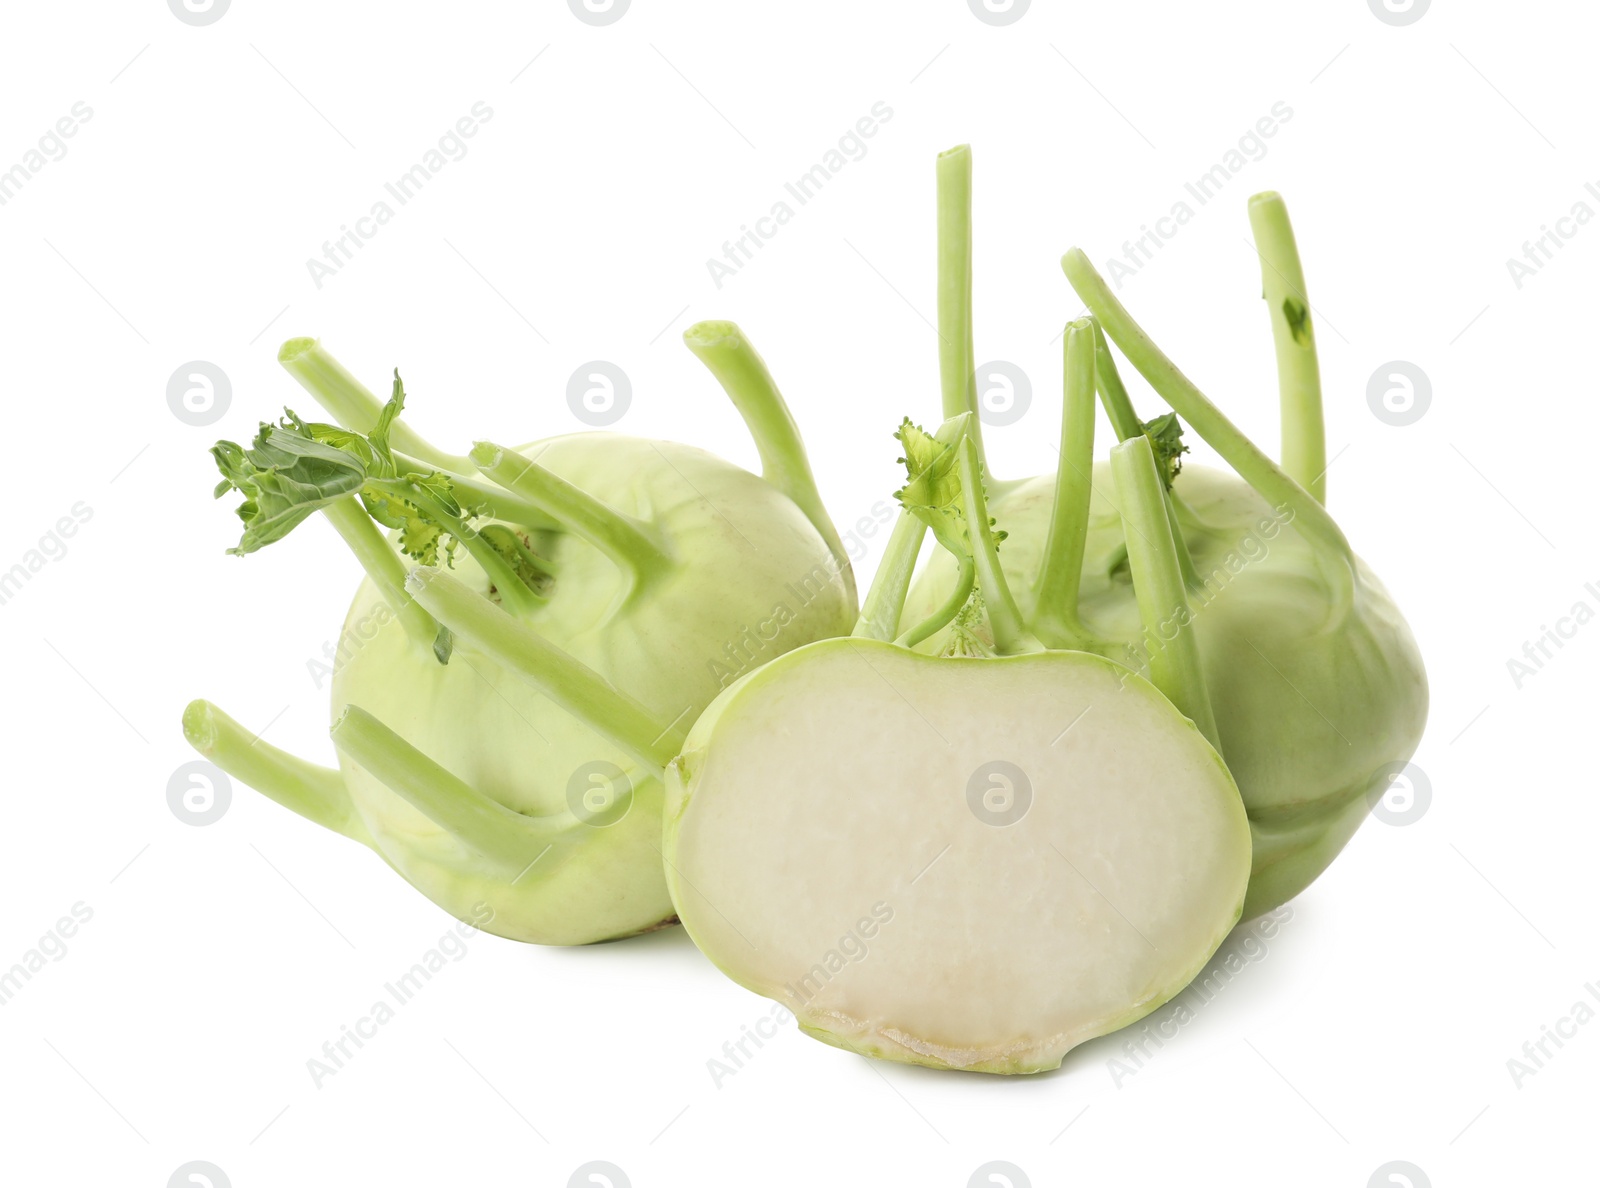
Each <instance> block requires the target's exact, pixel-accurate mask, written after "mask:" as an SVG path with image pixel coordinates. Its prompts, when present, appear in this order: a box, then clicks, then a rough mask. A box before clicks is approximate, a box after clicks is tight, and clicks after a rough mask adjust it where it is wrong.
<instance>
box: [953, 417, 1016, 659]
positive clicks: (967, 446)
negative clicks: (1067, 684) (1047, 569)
mask: <svg viewBox="0 0 1600 1188" xmlns="http://www.w3.org/2000/svg"><path fill="white" fill-rule="evenodd" d="M963 416H964V417H965V418H966V420H967V423H968V426H969V427H970V426H971V425H973V424H976V423H977V420H978V418H977V417H976V416H975V415H973V414H972V413H965V414H963ZM956 465H957V466H959V467H960V468H961V503H962V513H963V514H964V515H965V516H966V519H967V531H968V533H969V534H970V535H971V538H972V562H973V565H974V566H975V567H976V569H977V579H978V588H979V589H980V590H982V591H983V601H984V605H985V607H986V608H987V610H988V612H989V626H990V627H991V628H992V629H993V630H994V645H995V649H996V650H997V651H998V652H1000V654H1001V655H1009V654H1011V653H1012V652H1015V651H1018V650H1019V649H1020V648H1021V647H1022V646H1023V642H1024V639H1023V637H1024V635H1025V632H1026V628H1024V627H1023V624H1022V612H1021V611H1019V610H1018V609H1017V603H1016V599H1014V598H1013V597H1012V596H1011V587H1010V586H1009V585H1007V583H1006V575H1005V571H1004V570H1002V569H1001V568H1000V555H999V554H998V553H997V552H996V551H995V540H994V529H993V527H992V526H991V525H990V523H989V506H988V503H987V501H986V500H985V499H984V495H983V471H982V468H981V466H980V464H979V462H978V447H977V446H976V445H975V444H974V443H973V440H972V438H971V437H969V436H963V437H962V439H961V443H960V444H959V445H957V446H956Z"/></svg>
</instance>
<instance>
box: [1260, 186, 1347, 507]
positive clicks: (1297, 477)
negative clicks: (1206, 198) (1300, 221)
mask: <svg viewBox="0 0 1600 1188" xmlns="http://www.w3.org/2000/svg"><path fill="white" fill-rule="evenodd" d="M1250 231H1251V233H1252V234H1253V235H1254V236H1255V239H1256V254H1257V255H1259V256H1260V257H1261V295H1262V296H1263V297H1265V298H1266V301H1267V314H1268V316H1269V317H1271V319H1272V342H1273V345H1274V347H1276V348H1277V354H1278V409H1279V413H1278V415H1279V417H1280V418H1281V420H1282V428H1281V434H1282V447H1281V457H1282V459H1283V462H1282V465H1283V469H1284V473H1286V474H1287V475H1288V476H1289V477H1290V478H1292V479H1294V481H1295V482H1297V483H1299V484H1300V485H1301V486H1302V487H1304V488H1305V489H1306V490H1307V491H1309V492H1311V495H1312V496H1313V498H1315V499H1316V501H1317V502H1318V503H1326V502H1327V482H1326V477H1325V474H1326V471H1327V468H1328V462H1327V445H1326V443H1325V441H1324V437H1323V423H1322V375H1321V372H1320V371H1319V370H1318V368H1317V336H1316V332H1315V331H1314V330H1313V329H1312V326H1311V302H1310V300H1309V299H1308V298H1307V297H1306V278H1305V273H1304V272H1302V271H1301V268H1300V250H1299V248H1297V247H1296V246H1295V242H1294V228H1293V227H1291V226H1290V224H1289V210H1288V208H1287V207H1286V206H1284V204H1283V199H1282V198H1280V197H1279V196H1278V195H1277V194H1274V193H1272V192H1271V191H1270V190H1269V191H1268V192H1266V193H1264V194H1257V195H1255V196H1254V197H1252V198H1251V199H1250Z"/></svg>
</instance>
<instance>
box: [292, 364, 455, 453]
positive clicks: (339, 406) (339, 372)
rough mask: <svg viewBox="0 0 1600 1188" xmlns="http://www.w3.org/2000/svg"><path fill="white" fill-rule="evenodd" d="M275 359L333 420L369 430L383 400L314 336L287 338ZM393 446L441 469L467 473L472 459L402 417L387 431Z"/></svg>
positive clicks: (351, 427) (351, 428)
mask: <svg viewBox="0 0 1600 1188" xmlns="http://www.w3.org/2000/svg"><path fill="white" fill-rule="evenodd" d="M278 362H279V363H281V364H283V369H284V370H285V371H287V372H288V373H289V374H290V375H292V376H294V378H295V379H296V380H297V381H298V382H299V384H300V386H301V387H302V388H304V389H305V390H306V391H307V392H310V393H311V395H312V396H314V397H316V400H317V403H318V404H320V405H322V407H323V408H325V409H327V410H328V413H329V414H330V415H331V416H332V417H333V419H334V420H335V421H337V422H338V423H339V424H341V425H343V426H344V427H345V428H346V429H350V430H353V431H355V432H356V433H362V434H366V433H371V432H372V428H373V426H374V425H376V424H377V423H378V413H379V412H380V411H381V410H382V409H383V401H381V400H379V399H378V398H377V397H376V396H374V395H373V394H372V392H371V390H370V389H369V388H368V387H367V386H366V385H365V384H363V383H362V382H361V381H360V380H358V379H357V378H356V377H355V376H353V375H351V374H350V372H349V371H347V370H346V369H345V367H344V365H343V364H342V363H340V362H339V360H337V359H335V358H334V357H333V356H332V355H330V354H329V353H328V352H327V351H326V350H324V349H323V346H322V344H321V343H320V342H318V341H317V340H316V339H315V338H291V339H289V340H288V341H287V342H285V343H284V344H283V345H282V346H281V347H279V348H278ZM390 436H391V439H392V441H393V443H394V448H395V449H396V450H398V451H400V452H402V453H406V454H413V455H415V456H416V457H418V458H420V459H422V460H423V461H424V462H426V463H427V464H428V465H429V466H432V467H437V468H439V469H441V470H455V471H464V472H466V473H469V474H470V473H471V471H472V463H471V462H470V461H468V460H467V459H466V458H463V457H460V456H459V455H456V454H447V453H445V452H444V451H443V450H439V449H435V448H434V447H433V446H432V445H430V444H429V443H428V442H427V441H426V440H424V439H423V438H422V437H421V436H420V435H419V434H418V433H416V431H414V430H413V429H412V428H411V427H410V426H409V425H407V424H406V423H405V422H404V421H397V422H396V423H395V425H394V427H393V429H392V430H391V431H390Z"/></svg>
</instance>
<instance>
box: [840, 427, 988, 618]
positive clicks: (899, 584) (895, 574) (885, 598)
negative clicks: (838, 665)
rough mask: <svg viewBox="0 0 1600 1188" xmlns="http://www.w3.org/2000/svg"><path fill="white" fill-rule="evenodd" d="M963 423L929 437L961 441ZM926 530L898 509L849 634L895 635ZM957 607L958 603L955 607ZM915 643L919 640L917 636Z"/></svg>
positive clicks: (913, 516) (969, 588) (907, 512)
mask: <svg viewBox="0 0 1600 1188" xmlns="http://www.w3.org/2000/svg"><path fill="white" fill-rule="evenodd" d="M965 425H966V422H965V421H963V420H961V419H960V418H952V419H951V420H948V421H946V422H945V423H944V424H942V425H940V426H939V429H938V432H936V433H935V434H934V435H933V439H934V440H935V441H937V442H939V443H940V444H942V445H954V444H955V443H956V442H958V441H960V440H961V435H962V430H963V428H964V427H965ZM927 530H928V526H927V524H925V523H924V522H923V520H922V518H921V517H920V516H918V515H916V514H915V513H913V512H912V511H911V510H910V509H908V508H902V509H901V511H900V518H899V519H898V520H896V521H895V524H894V531H893V532H891V533H890V534H889V543H888V545H887V546H886V547H885V548H884V550H883V557H882V558H881V559H880V560H879V561H878V571H877V572H876V573H875V574H873V575H872V586H871V588H870V589H869V590H868V591H867V597H866V601H865V602H863V603H862V604H861V614H860V616H859V617H858V618H857V619H856V627H855V630H854V631H852V632H851V633H850V634H851V635H854V636H858V637H861V638H865V639H881V640H883V641H884V642H886V643H887V642H890V641H892V640H894V639H895V637H896V636H897V635H898V634H899V632H900V614H901V612H902V611H903V610H904V609H905V604H906V594H907V592H908V591H909V590H910V589H911V577H912V573H913V572H914V571H915V570H916V568H917V555H918V554H919V553H920V552H921V551H922V537H923V533H925V532H926V531H927ZM966 588H967V593H968V594H970V593H971V592H972V585H971V582H970V581H968V582H967V583H966ZM963 601H965V600H964V599H963ZM960 609H961V608H960V606H959V605H958V606H957V607H956V610H960ZM952 617H953V612H952ZM935 630H937V628H936V629H935ZM930 634H931V633H930ZM923 638H924V639H925V638H927V637H926V636H924V637H923ZM917 642H918V643H920V642H922V641H921V639H919V640H918V641H917ZM908 646H909V645H908Z"/></svg>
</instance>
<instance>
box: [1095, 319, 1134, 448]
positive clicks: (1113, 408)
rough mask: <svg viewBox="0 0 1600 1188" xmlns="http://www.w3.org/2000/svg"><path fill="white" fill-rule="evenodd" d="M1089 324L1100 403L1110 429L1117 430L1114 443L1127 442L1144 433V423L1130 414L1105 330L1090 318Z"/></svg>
mask: <svg viewBox="0 0 1600 1188" xmlns="http://www.w3.org/2000/svg"><path fill="white" fill-rule="evenodd" d="M1089 322H1090V324H1091V325H1093V326H1094V382H1095V387H1097V388H1099V389H1100V402H1101V404H1103V405H1105V410H1106V416H1108V417H1109V418H1111V427H1112V428H1113V429H1114V430H1116V433H1117V440H1118V441H1127V440H1128V438H1130V437H1135V436H1137V435H1138V434H1140V433H1143V432H1144V422H1143V421H1141V420H1139V414H1138V413H1136V412H1134V411H1133V401H1132V400H1130V399H1129V398H1128V389H1127V387H1126V386H1125V385H1124V384H1123V382H1122V376H1121V374H1119V373H1118V371H1117V361H1116V360H1115V359H1114V358H1112V356H1111V344H1110V343H1108V342H1107V341H1106V332H1105V330H1104V329H1102V328H1101V326H1100V323H1099V322H1098V321H1096V320H1095V319H1094V318H1090V319H1089Z"/></svg>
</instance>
